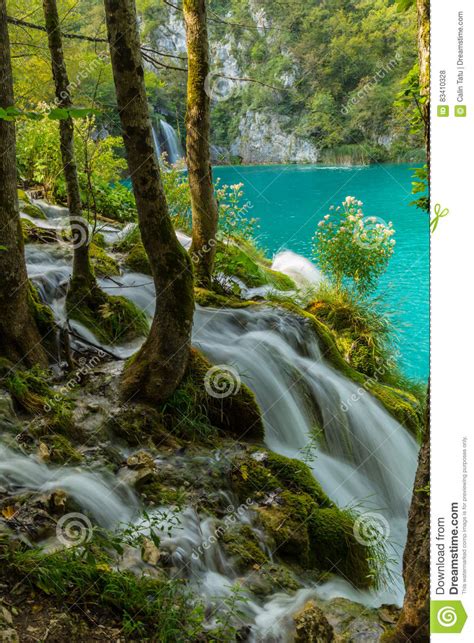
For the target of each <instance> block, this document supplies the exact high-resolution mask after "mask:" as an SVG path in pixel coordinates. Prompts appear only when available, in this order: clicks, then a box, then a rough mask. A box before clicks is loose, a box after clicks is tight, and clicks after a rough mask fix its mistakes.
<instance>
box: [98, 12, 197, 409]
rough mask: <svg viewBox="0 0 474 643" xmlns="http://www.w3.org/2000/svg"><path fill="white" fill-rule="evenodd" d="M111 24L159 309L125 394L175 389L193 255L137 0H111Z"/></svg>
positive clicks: (189, 310)
mask: <svg viewBox="0 0 474 643" xmlns="http://www.w3.org/2000/svg"><path fill="white" fill-rule="evenodd" d="M105 10H106V21H107V32H108V39H109V45H110V55H111V59H112V69H113V74H114V81H115V89H116V93H117V103H118V108H119V114H120V120H121V124H122V132H123V139H124V143H125V149H126V152H127V161H128V168H129V172H130V177H131V180H132V186H133V192H134V194H135V200H136V204H137V211H138V223H139V226H140V232H141V237H142V241H143V245H144V247H145V250H146V253H147V255H148V259H149V261H150V265H151V269H152V272H153V279H154V283H155V289H156V309H155V315H154V318H153V323H152V326H151V329H150V333H149V335H148V338H147V340H146V342H145V343H144V345H143V346H142V348H141V349H140V350H139V351H138V353H137V354H136V355H135V356H134V357H133V358H132V360H130V362H129V363H128V364H127V366H126V369H125V371H124V376H123V380H122V393H123V396H124V397H132V396H136V397H140V398H143V399H146V400H149V401H152V402H153V401H154V402H156V401H160V400H164V399H166V398H167V397H168V396H169V395H171V394H172V393H173V391H174V390H175V389H176V387H177V386H178V384H179V383H180V381H181V378H182V377H183V375H184V371H185V369H186V366H187V364H188V359H189V351H190V338H191V327H192V319H193V312H194V295H193V272H192V266H191V260H190V258H189V256H188V254H187V252H186V251H185V250H184V248H183V247H182V246H181V245H180V243H179V241H178V239H177V238H176V234H175V231H174V229H173V225H172V223H171V219H170V216H169V213H168V205H167V203H166V197H165V194H164V191H163V185H162V182H161V176H160V169H159V165H158V160H157V158H156V154H155V150H154V146H153V139H152V131H151V122H150V117H149V112H148V103H147V97H146V92H145V82H144V70H143V62H142V58H141V53H140V41H139V34H138V24H137V15H136V9H135V2H134V0H105Z"/></svg>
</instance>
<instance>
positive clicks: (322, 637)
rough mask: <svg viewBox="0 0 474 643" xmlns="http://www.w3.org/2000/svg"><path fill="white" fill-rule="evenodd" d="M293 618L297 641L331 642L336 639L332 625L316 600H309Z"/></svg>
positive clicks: (307, 642) (299, 642)
mask: <svg viewBox="0 0 474 643" xmlns="http://www.w3.org/2000/svg"><path fill="white" fill-rule="evenodd" d="M293 619H294V621H295V639H294V640H295V643H323V642H324V643H331V641H333V640H334V630H333V629H332V626H331V625H330V624H329V622H328V620H327V618H326V616H325V615H324V612H323V611H322V610H321V609H320V608H319V607H318V606H317V605H316V603H315V602H314V601H308V602H307V603H306V604H305V605H304V607H302V608H301V609H300V610H299V611H298V612H297V613H296V614H295V615H294V617H293Z"/></svg>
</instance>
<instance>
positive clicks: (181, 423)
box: [162, 349, 264, 440]
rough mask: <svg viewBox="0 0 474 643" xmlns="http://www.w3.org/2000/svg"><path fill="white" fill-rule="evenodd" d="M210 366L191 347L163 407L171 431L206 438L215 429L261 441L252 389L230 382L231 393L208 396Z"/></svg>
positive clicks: (262, 428) (191, 437) (261, 430)
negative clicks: (176, 384) (180, 376)
mask: <svg viewBox="0 0 474 643" xmlns="http://www.w3.org/2000/svg"><path fill="white" fill-rule="evenodd" d="M212 368H213V366H212V364H211V363H210V362H209V361H208V360H207V359H206V358H205V357H204V356H203V355H202V354H201V353H199V352H198V351H197V350H195V349H192V350H191V354H190V358H189V363H188V368H187V370H186V373H185V376H184V378H183V380H182V382H181V384H180V385H179V387H178V388H177V389H176V391H175V392H174V393H173V395H172V396H171V397H170V398H169V399H168V400H167V401H166V403H165V404H163V406H162V411H163V416H164V418H165V421H166V422H167V426H168V427H169V429H170V431H171V432H173V433H176V434H178V435H180V436H182V437H187V438H188V439H193V438H194V439H199V440H201V439H209V438H212V437H213V435H215V432H216V430H217V431H219V432H220V433H222V434H224V435H230V436H233V437H238V438H241V439H244V440H262V439H263V436H264V427H263V423H262V418H261V414H260V409H259V407H258V404H257V402H256V399H255V396H254V394H253V393H252V391H251V390H250V389H249V388H248V387H247V386H246V385H245V384H243V383H242V382H237V381H229V386H230V389H229V390H233V393H231V394H229V395H228V396H227V397H222V398H220V397H214V396H213V395H210V394H209V393H208V391H207V390H206V388H209V387H210V388H211V389H212V384H211V386H210V385H209V381H208V378H209V372H210V371H211V369H212ZM213 373H214V376H216V375H217V376H218V375H219V374H218V373H216V372H215V371H213ZM211 375H212V373H211ZM206 385H207V386H206Z"/></svg>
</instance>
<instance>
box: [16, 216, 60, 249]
mask: <svg viewBox="0 0 474 643" xmlns="http://www.w3.org/2000/svg"><path fill="white" fill-rule="evenodd" d="M20 221H21V230H22V233H23V241H24V242H25V243H57V242H58V236H57V233H56V230H54V229H53V228H40V227H39V226H37V225H35V224H34V223H33V221H30V220H29V219H23V218H22V219H21V220H20Z"/></svg>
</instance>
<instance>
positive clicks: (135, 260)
mask: <svg viewBox="0 0 474 643" xmlns="http://www.w3.org/2000/svg"><path fill="white" fill-rule="evenodd" d="M124 263H125V265H126V266H127V268H130V270H134V271H135V272H141V273H143V274H144V275H151V274H152V272H151V266H150V262H149V261H148V255H147V253H146V251H145V248H144V247H143V243H142V242H141V241H138V242H137V243H136V244H135V245H134V246H132V247H131V249H130V250H129V252H128V253H127V256H126V257H125V262H124Z"/></svg>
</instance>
